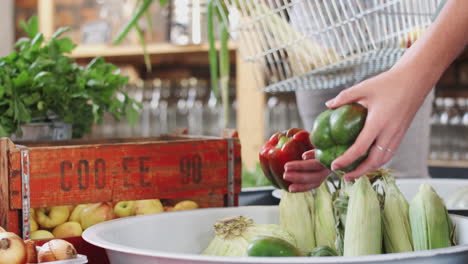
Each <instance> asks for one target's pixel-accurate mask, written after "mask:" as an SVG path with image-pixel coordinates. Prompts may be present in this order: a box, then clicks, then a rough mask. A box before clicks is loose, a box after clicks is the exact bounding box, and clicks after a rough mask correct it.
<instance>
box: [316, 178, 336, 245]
mask: <svg viewBox="0 0 468 264" xmlns="http://www.w3.org/2000/svg"><path fill="white" fill-rule="evenodd" d="M314 215H315V230H314V231H315V244H316V245H317V246H329V247H330V248H332V249H334V250H336V248H335V241H336V223H335V215H334V211H333V201H332V196H331V193H330V190H329V188H328V182H327V181H324V182H323V183H322V185H320V187H319V188H317V189H316V194H315V214H314Z"/></svg>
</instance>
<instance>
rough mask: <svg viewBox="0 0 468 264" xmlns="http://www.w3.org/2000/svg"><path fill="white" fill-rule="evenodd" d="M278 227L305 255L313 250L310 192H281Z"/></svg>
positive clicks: (312, 197)
mask: <svg viewBox="0 0 468 264" xmlns="http://www.w3.org/2000/svg"><path fill="white" fill-rule="evenodd" d="M279 210H280V226H281V227H283V228H284V229H285V230H286V231H288V232H289V233H290V234H291V235H292V236H293V237H294V238H295V239H296V242H297V244H296V246H297V248H299V250H300V251H301V252H302V253H303V254H304V255H305V254H307V253H308V252H310V251H312V250H313V249H314V248H315V236H314V212H315V210H314V196H313V195H312V192H302V193H290V192H287V191H283V193H282V196H281V201H280V204H279Z"/></svg>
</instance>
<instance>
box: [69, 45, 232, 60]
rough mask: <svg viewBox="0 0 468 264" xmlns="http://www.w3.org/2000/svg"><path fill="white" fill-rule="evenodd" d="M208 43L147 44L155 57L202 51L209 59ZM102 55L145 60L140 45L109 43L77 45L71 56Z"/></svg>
mask: <svg viewBox="0 0 468 264" xmlns="http://www.w3.org/2000/svg"><path fill="white" fill-rule="evenodd" d="M229 49H230V50H231V52H235V51H236V49H237V47H236V45H235V43H232V42H231V43H230V44H229ZM208 50H209V46H208V44H193V45H175V44H171V43H150V44H148V45H147V51H148V54H149V55H150V56H151V57H152V58H154V57H157V56H166V55H174V56H176V55H181V56H184V55H188V54H193V53H202V54H204V55H206V59H208V57H207V56H208V55H207V53H208ZM97 56H101V57H104V58H106V59H107V60H116V59H129V58H130V59H132V58H135V57H138V58H139V60H141V61H142V60H143V57H142V56H143V49H142V47H141V46H139V45H117V46H114V45H108V44H83V45H79V46H78V47H76V49H75V50H74V51H73V52H72V54H71V55H70V57H72V58H75V59H92V58H94V57H97Z"/></svg>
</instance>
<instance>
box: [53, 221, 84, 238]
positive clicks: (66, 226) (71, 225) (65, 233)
mask: <svg viewBox="0 0 468 264" xmlns="http://www.w3.org/2000/svg"><path fill="white" fill-rule="evenodd" d="M82 233H83V228H81V225H80V223H78V222H65V223H63V224H61V225H58V226H56V227H55V228H54V230H52V234H54V236H55V237H56V238H66V237H76V236H81V234H82Z"/></svg>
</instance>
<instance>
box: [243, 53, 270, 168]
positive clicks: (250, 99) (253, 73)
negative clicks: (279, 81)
mask: <svg viewBox="0 0 468 264" xmlns="http://www.w3.org/2000/svg"><path fill="white" fill-rule="evenodd" d="M236 67H237V71H236V73H237V76H236V77H237V80H236V87H237V88H236V94H237V130H238V132H239V138H240V141H241V146H242V161H243V164H244V165H245V166H246V167H247V168H248V169H253V168H255V164H256V163H257V162H258V153H259V152H260V149H261V147H262V145H263V143H264V141H265V120H264V119H265V117H264V116H265V115H264V111H265V95H264V93H263V92H262V91H261V90H260V88H261V87H263V86H264V85H263V79H262V78H261V77H260V74H259V71H258V68H256V66H255V65H254V64H252V63H247V62H245V61H243V59H242V58H241V56H239V54H238V55H237V64H236Z"/></svg>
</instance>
